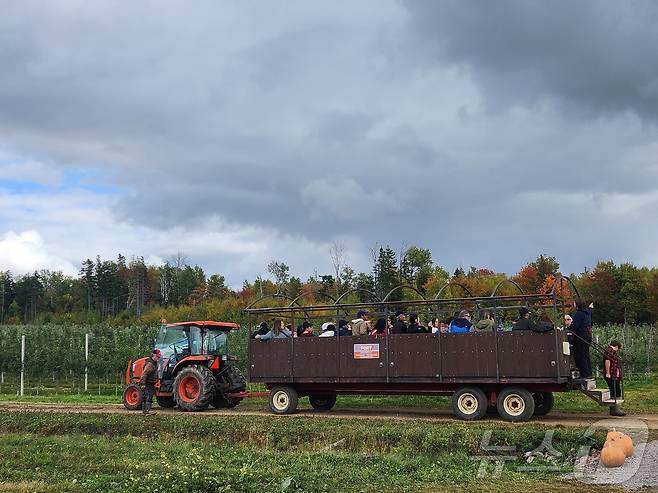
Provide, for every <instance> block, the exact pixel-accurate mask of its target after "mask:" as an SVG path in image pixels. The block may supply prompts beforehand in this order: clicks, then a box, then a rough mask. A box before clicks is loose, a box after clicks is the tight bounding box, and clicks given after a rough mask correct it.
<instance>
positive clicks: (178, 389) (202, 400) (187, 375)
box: [174, 365, 216, 411]
mask: <svg viewBox="0 0 658 493" xmlns="http://www.w3.org/2000/svg"><path fill="white" fill-rule="evenodd" d="M215 393H216V382H215V377H214V376H213V374H212V372H211V371H210V370H209V369H208V368H206V367H205V366H199V365H193V366H188V367H185V368H183V369H182V370H181V371H180V372H179V373H178V375H176V379H175V380H174V399H175V400H176V404H178V407H179V408H181V409H182V410H183V411H203V410H204V409H207V408H208V406H209V405H210V403H211V402H212V401H213V399H214V398H215Z"/></svg>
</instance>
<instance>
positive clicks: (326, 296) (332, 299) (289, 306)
mask: <svg viewBox="0 0 658 493" xmlns="http://www.w3.org/2000/svg"><path fill="white" fill-rule="evenodd" d="M311 294H313V295H314V296H317V295H320V296H324V297H325V298H329V299H330V300H331V301H333V302H334V305H335V304H336V298H334V297H333V296H331V295H330V294H327V293H323V292H322V291H318V292H317V293H301V294H300V295H298V296H297V298H295V299H294V300H292V301H291V302H290V304H289V305H288V308H292V306H293V305H297V306H302V305H300V304H299V303H297V300H300V299H302V298H305V297H306V296H309V295H311Z"/></svg>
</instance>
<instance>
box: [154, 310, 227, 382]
mask: <svg viewBox="0 0 658 493" xmlns="http://www.w3.org/2000/svg"><path fill="white" fill-rule="evenodd" d="M238 327H239V326H238V325H237V324H234V323H226V322H183V323H176V324H167V323H163V324H162V325H161V326H160V331H159V332H158V336H157V337H156V339H155V345H154V346H155V348H156V349H159V350H160V352H161V353H162V359H161V360H160V368H159V370H160V371H159V373H160V378H162V376H163V375H165V374H167V373H170V372H171V371H172V370H173V369H174V368H175V367H176V365H177V364H178V363H180V362H181V361H183V360H185V359H186V358H188V357H190V356H208V357H209V358H208V359H214V358H212V357H216V358H218V359H219V360H221V361H227V360H228V359H229V354H228V333H229V332H230V331H231V330H235V329H237V328H238Z"/></svg>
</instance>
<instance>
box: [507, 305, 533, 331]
mask: <svg viewBox="0 0 658 493" xmlns="http://www.w3.org/2000/svg"><path fill="white" fill-rule="evenodd" d="M513 330H537V324H536V323H535V322H534V321H533V320H532V319H531V318H530V310H528V309H527V308H526V307H525V306H523V307H521V308H519V319H518V320H517V322H516V323H515V324H514V327H513Z"/></svg>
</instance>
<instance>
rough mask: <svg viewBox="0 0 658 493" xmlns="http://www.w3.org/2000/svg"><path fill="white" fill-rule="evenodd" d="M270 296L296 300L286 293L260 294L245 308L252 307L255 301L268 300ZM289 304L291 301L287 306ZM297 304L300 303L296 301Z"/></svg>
mask: <svg viewBox="0 0 658 493" xmlns="http://www.w3.org/2000/svg"><path fill="white" fill-rule="evenodd" d="M270 298H283V299H286V300H290V301H292V302H293V303H295V302H296V301H295V299H294V298H291V297H290V296H288V295H287V294H281V293H275V294H266V295H265V296H262V297H260V298H258V299H257V300H255V301H252V302H251V303H250V304H249V305H248V306H247V307H246V308H245V310H249V309H250V308H253V307H254V305H256V303H260V302H261V301H263V300H268V299H270ZM291 306H292V303H291V304H290V305H288V307H291ZM297 306H301V305H300V304H299V303H297Z"/></svg>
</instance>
